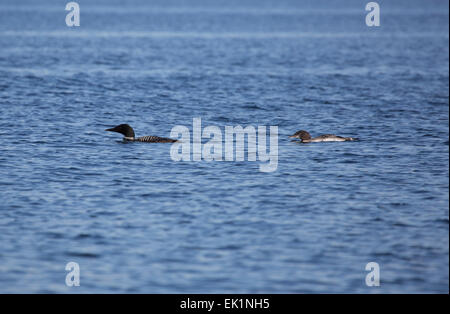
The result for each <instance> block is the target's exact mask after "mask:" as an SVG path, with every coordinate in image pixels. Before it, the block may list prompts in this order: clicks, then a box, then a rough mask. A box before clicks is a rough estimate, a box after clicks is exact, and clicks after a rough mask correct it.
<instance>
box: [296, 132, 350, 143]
mask: <svg viewBox="0 0 450 314" xmlns="http://www.w3.org/2000/svg"><path fill="white" fill-rule="evenodd" d="M289 137H294V138H299V139H300V140H301V142H302V143H316V142H345V141H356V140H358V139H357V138H355V137H342V136H337V135H334V134H323V135H319V136H317V137H313V138H311V135H310V134H309V133H308V132H306V131H304V130H300V131H298V132H295V133H294V134H292V135H291V136H289Z"/></svg>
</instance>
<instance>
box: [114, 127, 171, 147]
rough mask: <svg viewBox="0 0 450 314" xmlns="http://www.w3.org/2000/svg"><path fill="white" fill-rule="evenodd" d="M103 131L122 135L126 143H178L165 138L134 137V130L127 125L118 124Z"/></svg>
mask: <svg viewBox="0 0 450 314" xmlns="http://www.w3.org/2000/svg"><path fill="white" fill-rule="evenodd" d="M105 131H109V132H117V133H120V134H123V136H124V138H123V139H124V140H125V141H128V142H146V143H174V142H178V141H177V140H174V139H171V138H167V137H159V136H141V137H135V134H134V130H133V128H132V127H131V126H129V125H128V124H119V125H117V126H115V127H113V128H111V129H106V130H105Z"/></svg>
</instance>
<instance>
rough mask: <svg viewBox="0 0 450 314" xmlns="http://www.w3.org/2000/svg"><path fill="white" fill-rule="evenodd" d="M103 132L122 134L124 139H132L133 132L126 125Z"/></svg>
mask: <svg viewBox="0 0 450 314" xmlns="http://www.w3.org/2000/svg"><path fill="white" fill-rule="evenodd" d="M105 131H110V132H117V133H121V134H123V136H125V137H133V138H134V130H133V128H132V127H131V126H129V125H128V124H120V125H118V126H115V127H113V128H111V129H106V130H105Z"/></svg>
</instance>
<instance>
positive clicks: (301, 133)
mask: <svg viewBox="0 0 450 314" xmlns="http://www.w3.org/2000/svg"><path fill="white" fill-rule="evenodd" d="M289 137H295V138H299V139H301V140H302V141H305V140H310V139H311V135H310V134H309V133H308V132H306V131H304V130H300V131H297V132H295V133H294V134H292V135H291V136H289Z"/></svg>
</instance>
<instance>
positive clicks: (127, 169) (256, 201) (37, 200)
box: [0, 0, 449, 293]
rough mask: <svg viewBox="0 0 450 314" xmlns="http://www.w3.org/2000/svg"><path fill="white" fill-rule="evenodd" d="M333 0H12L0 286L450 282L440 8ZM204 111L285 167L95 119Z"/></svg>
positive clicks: (3, 53)
mask: <svg viewBox="0 0 450 314" xmlns="http://www.w3.org/2000/svg"><path fill="white" fill-rule="evenodd" d="M342 2H343V1H331V2H329V1H259V0H246V1H214V2H212V1H206V0H201V1H189V2H184V1H162V0H161V1H151V2H150V1H144V0H138V1H106V0H102V1H95V2H94V1H78V3H79V4H80V8H81V20H80V22H81V26H80V27H73V28H69V27H67V26H66V25H65V17H66V14H67V13H68V12H67V11H65V10H64V4H62V3H61V1H50V0H45V1H39V2H32V1H20V4H17V1H13V0H6V1H5V0H3V1H2V2H1V3H0V125H1V127H0V147H1V148H0V178H1V180H0V292H3V293H14V292H22V293H23V292H26V293H36V292H40V293H118V292H121V293H327V292H331V293H339V292H346V293H347V292H351V293H417V292H425V293H435V292H441V293H448V291H449V290H448V287H449V286H448V285H449V251H448V250H449V205H448V201H449V155H448V154H449V107H448V106H449V98H448V97H449V70H448V68H449V57H448V55H449V13H448V12H449V10H448V3H447V1H379V4H380V7H381V26H380V27H367V26H366V24H365V15H366V12H365V10H364V8H365V4H366V2H368V1H345V4H342ZM196 117H198V118H201V119H202V124H203V126H210V125H214V126H218V127H220V128H221V129H222V130H224V127H225V126H227V125H229V126H237V125H242V126H249V125H250V126H254V127H255V128H256V127H257V126H278V132H279V136H278V167H277V169H276V171H274V172H268V173H264V172H260V171H259V165H260V162H259V161H257V162H252V161H247V160H246V161H241V162H228V161H212V162H207V161H198V162H194V161H190V162H189V161H179V162H176V161H173V160H172V159H171V157H170V147H171V144H148V143H127V144H124V143H122V142H121V135H120V134H116V133H109V132H105V131H104V129H106V128H108V127H112V126H114V125H117V124H120V123H128V124H130V125H132V126H133V127H134V129H135V131H136V133H137V135H138V136H139V135H159V136H166V137H167V136H169V135H170V131H171V129H172V128H173V127H174V126H176V125H184V126H187V127H188V128H189V129H192V121H193V118H196ZM300 129H304V130H308V131H309V132H310V133H311V134H312V135H313V136H315V135H319V134H323V133H336V134H338V135H343V136H353V137H359V138H360V139H361V140H360V141H359V142H345V143H318V144H317V143H316V144H299V143H297V142H292V141H290V139H289V138H288V135H290V134H292V133H294V132H295V131H297V130H300ZM69 262H76V263H78V264H79V266H80V271H81V277H80V286H79V287H68V286H66V284H65V278H66V274H67V273H68V271H66V270H65V266H66V264H67V263H69ZM369 262H376V263H378V264H379V266H380V279H381V285H380V286H379V287H368V286H367V285H366V283H365V279H366V275H367V274H368V273H369V272H368V271H366V270H365V266H366V264H367V263H369Z"/></svg>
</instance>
